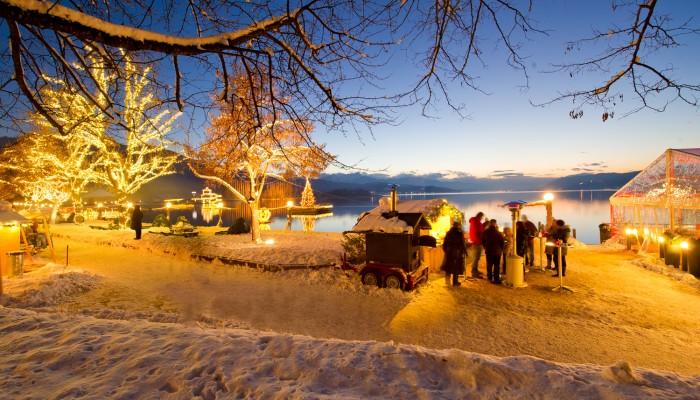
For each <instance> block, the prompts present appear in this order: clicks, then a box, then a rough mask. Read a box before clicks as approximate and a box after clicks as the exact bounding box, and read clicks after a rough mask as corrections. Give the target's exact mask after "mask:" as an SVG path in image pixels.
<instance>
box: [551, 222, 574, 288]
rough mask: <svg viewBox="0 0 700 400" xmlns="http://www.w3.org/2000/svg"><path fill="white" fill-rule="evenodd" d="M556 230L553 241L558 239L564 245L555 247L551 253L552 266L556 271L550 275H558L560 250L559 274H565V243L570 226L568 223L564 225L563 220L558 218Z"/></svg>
mask: <svg viewBox="0 0 700 400" xmlns="http://www.w3.org/2000/svg"><path fill="white" fill-rule="evenodd" d="M555 225H556V227H557V230H556V232H555V233H554V241H555V242H556V241H559V242H560V243H562V244H563V245H564V247H555V248H554V254H552V258H554V268H555V269H556V271H557V273H556V274H554V275H552V276H554V277H558V276H559V253H560V252H561V276H566V253H567V249H566V244H568V243H569V236H570V235H571V228H570V227H569V225H566V223H565V222H564V220H562V219H558V220H557V221H556V223H555Z"/></svg>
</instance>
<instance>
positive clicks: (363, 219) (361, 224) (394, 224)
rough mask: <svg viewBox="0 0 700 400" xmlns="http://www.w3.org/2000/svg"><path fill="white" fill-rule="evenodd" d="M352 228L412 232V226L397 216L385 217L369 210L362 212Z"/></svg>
mask: <svg viewBox="0 0 700 400" xmlns="http://www.w3.org/2000/svg"><path fill="white" fill-rule="evenodd" d="M352 230H353V231H356V232H365V231H374V232H386V233H413V227H412V226H409V225H408V224H407V223H406V222H405V221H402V220H400V219H399V217H390V218H385V217H383V216H382V215H381V214H374V213H371V212H368V213H364V214H362V215H361V216H360V219H359V220H358V221H357V223H356V224H355V226H353V227H352Z"/></svg>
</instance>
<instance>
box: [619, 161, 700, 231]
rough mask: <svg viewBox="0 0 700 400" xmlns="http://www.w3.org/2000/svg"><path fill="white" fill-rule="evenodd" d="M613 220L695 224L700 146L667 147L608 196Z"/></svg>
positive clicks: (699, 203) (698, 204)
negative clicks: (692, 147) (690, 147)
mask: <svg viewBox="0 0 700 400" xmlns="http://www.w3.org/2000/svg"><path fill="white" fill-rule="evenodd" d="M610 205H611V213H612V218H613V223H614V224H615V223H618V224H619V223H620V222H625V223H630V222H632V223H634V224H638V223H641V224H646V225H668V226H670V228H671V229H675V227H677V226H682V225H689V224H696V223H698V222H697V218H698V210H700V148H695V149H668V150H666V151H665V152H664V154H662V155H661V156H659V157H658V158H657V159H656V160H654V162H652V163H651V164H649V166H647V167H646V168H645V169H644V170H643V171H642V172H640V173H639V174H637V176H635V177H634V178H633V179H632V180H631V181H629V182H628V183H627V184H626V185H625V186H623V187H622V188H621V189H620V190H618V191H617V192H616V193H615V194H613V195H612V196H611V197H610Z"/></svg>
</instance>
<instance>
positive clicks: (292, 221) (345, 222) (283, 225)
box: [144, 190, 615, 244]
mask: <svg viewBox="0 0 700 400" xmlns="http://www.w3.org/2000/svg"><path fill="white" fill-rule="evenodd" d="M614 192H615V191H613V190H599V191H596V190H593V191H591V190H581V191H579V190H576V191H559V192H552V193H554V200H553V201H552V213H553V216H554V218H557V219H563V220H564V221H566V223H567V224H569V225H570V226H571V228H572V229H576V235H577V238H578V239H579V240H580V241H583V242H584V243H589V244H596V243H599V242H600V240H599V239H600V232H599V227H598V225H599V224H600V223H602V222H609V221H610V202H609V198H610V196H611V195H612V194H614ZM544 193H545V192H495V193H460V194H429V195H406V194H404V195H401V194H400V195H399V201H401V200H402V199H403V200H422V199H433V198H444V199H446V200H447V201H448V202H450V203H451V204H452V205H454V206H455V207H457V208H458V209H459V210H461V211H462V212H464V213H465V215H466V218H467V219H469V218H471V217H472V216H473V215H475V214H476V213H477V212H479V211H483V212H484V213H485V214H486V217H488V218H495V219H496V220H498V223H499V225H500V226H504V227H505V226H510V225H511V214H510V212H509V211H508V209H506V208H502V207H500V206H501V205H502V204H505V203H507V202H509V201H514V200H523V201H526V202H528V203H532V202H536V201H541V200H542V198H543V195H544ZM286 201H287V199H283V200H279V201H277V202H276V203H269V204H264V206H265V207H267V208H268V209H269V210H270V215H271V217H270V223H269V224H262V225H261V229H272V230H284V229H288V230H294V231H306V232H310V231H314V232H343V231H346V230H350V229H352V227H353V226H354V225H355V223H356V222H357V218H358V217H359V216H360V214H362V213H363V212H365V211H369V210H370V209H372V208H374V207H376V206H377V204H378V201H379V197H366V198H357V199H346V201H344V202H335V203H333V213H331V214H324V215H318V216H292V217H291V218H290V217H288V215H287V208H286ZM277 203H279V204H277ZM219 212H220V213H219ZM158 213H159V212H157V211H146V212H145V213H144V214H146V215H145V221H150V220H152V219H153V218H154V217H155V215H156V214H158ZM161 213H162V212H161ZM200 213H201V214H200ZM521 214H526V215H527V216H528V219H530V220H531V221H533V222H534V223H535V224H537V223H538V222H540V223H545V221H546V210H545V207H544V206H533V207H527V206H526V207H524V208H523V210H522V212H521ZM180 215H185V216H188V219H189V216H191V218H192V219H191V221H190V222H192V223H193V224H194V225H200V226H213V225H216V224H218V223H219V221H221V224H222V225H223V226H226V227H228V226H231V225H232V224H233V222H234V221H235V220H236V219H237V218H239V217H242V218H244V219H245V220H246V221H248V222H250V210H249V207H248V205H247V204H245V203H243V202H240V201H224V208H223V209H221V210H218V209H211V208H210V209H205V210H202V209H201V206H199V205H196V206H195V208H194V210H191V209H188V210H178V209H173V210H171V218H172V219H171V221H175V220H177V217H178V216H180ZM263 225H264V227H263Z"/></svg>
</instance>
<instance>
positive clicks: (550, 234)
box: [544, 219, 559, 269]
mask: <svg viewBox="0 0 700 400" xmlns="http://www.w3.org/2000/svg"><path fill="white" fill-rule="evenodd" d="M558 230H559V228H558V227H557V220H556V219H552V223H551V224H550V225H549V226H548V227H547V232H545V237H546V240H547V243H550V244H549V245H547V246H545V248H544V254H545V255H546V256H547V267H545V268H546V269H554V266H553V265H552V259H553V258H554V257H553V255H554V246H552V245H553V244H554V240H555V239H554V236H555V235H556V233H557V231H558Z"/></svg>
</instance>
